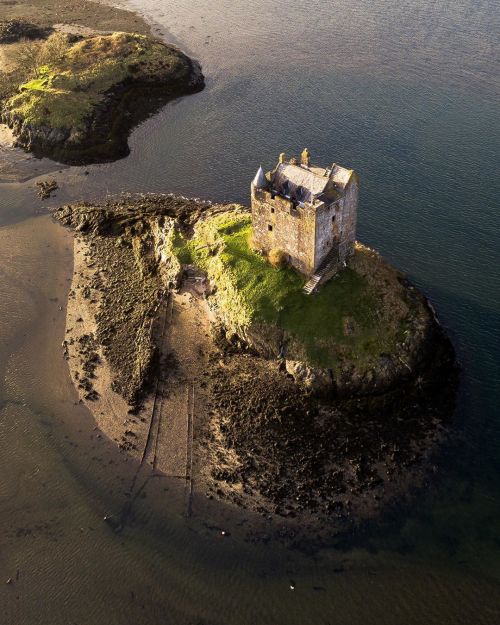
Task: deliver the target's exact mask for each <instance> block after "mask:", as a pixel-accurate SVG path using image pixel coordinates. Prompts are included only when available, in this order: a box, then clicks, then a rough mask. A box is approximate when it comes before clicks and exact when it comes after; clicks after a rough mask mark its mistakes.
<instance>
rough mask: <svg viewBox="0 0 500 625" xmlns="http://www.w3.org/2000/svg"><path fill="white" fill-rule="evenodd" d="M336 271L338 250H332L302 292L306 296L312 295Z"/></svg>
mask: <svg viewBox="0 0 500 625" xmlns="http://www.w3.org/2000/svg"><path fill="white" fill-rule="evenodd" d="M338 269H339V267H338V250H337V249H336V248H334V249H332V250H331V251H330V252H329V253H328V254H327V255H326V257H325V258H324V260H323V262H322V263H321V265H320V266H319V269H318V270H317V271H316V273H315V274H313V275H312V276H311V277H310V278H309V280H308V281H307V282H306V284H305V285H304V288H303V289H302V290H303V292H304V293H305V294H306V295H312V294H313V293H314V292H315V291H316V289H317V288H318V287H319V286H320V285H321V284H324V283H325V282H328V280H330V278H333V276H334V275H335V274H336V273H337V271H338Z"/></svg>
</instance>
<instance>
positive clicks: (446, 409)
mask: <svg viewBox="0 0 500 625" xmlns="http://www.w3.org/2000/svg"><path fill="white" fill-rule="evenodd" d="M308 159H309V157H308V154H307V153H306V154H305V155H304V153H303V162H302V163H300V164H299V163H298V162H297V161H295V160H294V161H292V162H290V163H288V162H285V160H284V155H282V156H281V157H280V162H279V163H278V165H277V166H276V167H275V169H274V170H273V171H271V172H269V173H268V174H267V175H264V174H263V172H262V171H259V172H258V174H257V176H256V178H255V180H254V182H253V183H252V210H251V212H250V211H249V210H248V208H246V207H243V206H240V205H236V204H230V205H215V204H211V203H209V202H202V201H198V200H190V199H186V198H180V197H175V196H171V195H164V196H162V195H145V196H139V197H137V196H124V197H122V198H118V199H116V200H108V201H107V202H105V203H102V204H87V203H80V204H75V205H71V206H65V207H63V208H61V209H59V210H58V211H56V213H55V216H56V217H57V219H59V220H60V221H61V222H62V223H63V224H64V225H66V226H69V227H71V228H72V229H74V231H75V233H76V239H75V258H76V266H75V275H74V280H73V285H72V290H71V293H70V306H69V309H68V326H67V337H66V340H65V341H64V345H63V347H64V350H65V353H66V357H67V358H68V360H69V363H70V369H71V371H72V375H73V378H74V380H75V383H76V385H77V386H78V388H79V390H80V394H81V397H82V400H84V401H87V402H88V404H89V406H90V407H91V410H92V412H93V413H94V415H95V417H96V419H97V422H98V423H99V425H100V427H101V428H102V429H103V430H104V431H105V432H106V433H107V434H108V435H109V436H111V437H112V438H114V439H115V440H116V442H117V444H119V445H120V447H121V448H122V449H123V450H124V451H126V452H128V453H131V454H132V455H135V456H137V458H138V459H139V460H140V462H141V463H148V464H150V465H152V466H153V468H154V469H157V470H160V471H163V472H165V473H166V474H170V475H178V474H181V475H185V477H186V479H189V481H190V484H193V482H194V483H195V484H196V490H197V491H198V492H201V493H202V494H204V495H205V496H206V497H208V498H211V499H212V498H220V499H223V500H225V501H230V502H232V503H234V504H237V505H238V506H242V507H244V508H247V509H250V510H253V511H255V512H257V513H260V514H262V515H265V516H266V517H267V516H268V515H271V516H277V517H278V518H280V519H282V520H283V519H287V522H290V523H292V524H299V525H300V526H301V527H304V526H308V525H309V524H310V525H314V526H315V527H316V526H318V525H322V526H323V527H328V528H329V531H332V530H338V529H339V528H341V527H342V528H345V527H346V525H347V526H351V525H352V524H358V523H360V522H361V521H363V520H364V519H367V518H372V517H373V516H375V515H376V514H378V513H379V511H380V510H381V509H383V508H384V507H385V506H386V504H387V503H388V502H390V501H393V500H395V499H397V498H400V497H401V496H402V495H404V494H405V493H407V492H408V490H409V489H410V487H411V486H413V485H419V484H422V482H423V480H424V479H425V476H426V474H427V473H428V471H429V459H430V457H431V456H432V453H433V451H434V449H435V446H436V443H437V442H438V441H439V440H440V438H441V436H442V433H443V430H444V427H445V424H446V420H447V419H448V418H449V416H450V414H451V412H452V410H453V406H454V398H455V390H456V383H457V370H456V366H455V359H454V352H453V348H452V346H451V344H450V342H449V340H448V338H447V337H446V335H445V333H444V331H443V330H442V328H441V326H440V324H439V322H438V321H437V319H436V316H435V314H434V312H433V309H432V307H431V306H430V304H429V303H428V302H427V300H426V298H425V297H424V296H423V295H422V294H421V293H420V292H419V291H418V290H417V289H416V288H415V287H414V286H413V285H412V284H411V283H410V282H409V281H408V280H407V278H406V277H405V276H404V275H402V274H401V273H400V272H398V271H397V270H395V269H393V268H392V267H390V266H389V265H388V264H387V263H386V262H385V261H384V260H383V259H382V258H381V257H380V256H379V255H378V254H377V253H376V252H375V251H374V250H371V249H369V248H367V247H366V246H363V245H362V244H361V243H358V242H356V241H355V239H354V234H355V222H356V214H355V213H356V208H357V189H356V188H355V187H351V186H350V185H351V184H352V185H357V177H356V176H354V174H353V173H352V172H351V170H345V169H344V168H341V167H340V166H337V165H335V164H334V166H332V167H331V168H327V169H326V170H323V169H322V170H321V172H320V171H319V169H318V168H313V167H312V166H311V165H310V163H309V160H308ZM290 167H291V168H292V169H290ZM295 168H296V169H300V170H301V171H296V169H295ZM346 172H348V173H346ZM349 172H351V173H349ZM309 174H311V176H309ZM320 174H321V176H323V178H324V180H321V181H319V180H316V178H313V177H312V176H319V175H320ZM295 175H300V176H301V180H302V183H303V184H302V185H296V186H293V184H294V178H293V177H294V176H295ZM308 181H309V182H308ZM342 181H343V182H342ZM284 183H286V184H284ZM283 185H284V186H283ZM287 185H289V186H287ZM307 185H309V186H307ZM314 185H317V187H316V189H317V188H318V185H319V186H321V185H323V187H322V189H320V191H318V193H317V195H316V199H317V198H319V197H320V196H321V205H320V204H318V203H317V202H316V203H315V201H313V197H312V196H308V195H307V193H308V192H309V191H310V189H311V188H313V187H314ZM298 186H301V188H298ZM285 191H287V193H285ZM269 202H271V203H270V204H268V203H269ZM273 202H276V204H273ZM265 211H269V215H267V214H266V219H268V220H269V222H268V223H267V222H266V227H265V229H264V230H265V232H266V235H265V236H263V235H262V232H263V231H262V230H261V232H260V234H259V227H260V226H259V223H260V222H259V220H261V219H262V216H263V215H264V214H265ZM279 211H284V213H283V214H281V213H280V212H279ZM312 211H314V216H315V219H317V223H318V224H320V225H319V226H318V227H320V228H324V227H325V226H324V224H325V223H327V224H328V226H327V227H328V232H329V234H328V237H327V238H326V239H324V240H323V239H322V240H323V242H324V243H325V242H327V243H328V244H326V243H325V249H323V251H322V254H323V257H322V258H320V260H317V258H316V255H315V254H316V251H317V249H316V248H315V247H314V245H316V243H315V244H314V245H313V248H312V249H309V247H308V244H307V243H304V241H307V240H308V239H307V236H308V235H307V233H306V230H307V229H309V230H308V231H309V233H310V232H312V230H311V228H312V226H311V223H312V222H310V219H311V216H312V215H313V212H312ZM328 211H333V213H332V215H330V214H329V216H328V220H327V221H325V220H323V221H321V219H320V216H321V215H322V214H323V212H324V213H325V214H326V213H328ZM333 215H335V218H334V219H332V216H333ZM292 218H293V220H295V221H294V222H293V224H294V227H296V228H299V230H300V231H301V232H302V229H303V228H304V229H306V230H304V232H303V233H302V234H303V237H302V239H301V240H302V242H303V243H304V245H305V247H304V249H303V252H304V253H302V252H300V253H299V252H298V253H297V256H294V254H295V251H294V250H295V247H294V246H295V243H293V241H295V242H296V241H298V240H299V239H297V238H293V237H291V238H290V239H283V238H280V237H281V236H282V235H283V232H281V230H282V229H283V228H284V225H283V224H288V225H287V228H288V227H289V225H290V223H291V222H290V223H289V221H288V220H290V219H292ZM320 222H321V223H320ZM321 224H323V225H321ZM332 224H334V226H333V227H332ZM261 225H262V224H261ZM313 230H314V228H313ZM314 231H315V232H316V230H314ZM289 232H290V231H288V234H289ZM267 233H269V234H267ZM271 233H272V237H273V238H272V241H273V242H277V241H281V243H283V241H285V243H286V241H292V243H290V244H289V245H288V244H287V249H286V250H285V249H283V247H281V248H279V249H277V248H275V247H272V245H271V247H270V249H268V250H267V251H266V250H265V249H262V248H263V247H265V246H266V241H270V239H268V238H266V237H268V236H270V235H271ZM283 236H284V235H283ZM287 236H288V235H287ZM311 240H313V239H311ZM314 240H315V241H318V238H317V237H316V238H315V239H314ZM344 242H346V245H343V244H344ZM328 246H329V247H328ZM306 252H307V253H306ZM309 253H310V255H309V256H308V254H309ZM308 259H310V261H309V260H308ZM315 259H316V260H315ZM308 262H309V263H310V267H309V269H308V270H307V271H308V274H306V273H305V270H304V271H302V270H301V269H300V268H299V266H300V263H305V264H307V263H308ZM301 266H302V267H304V266H305V265H301ZM311 281H312V282H313V283H314V287H313V288H312V289H311V284H312V282H311ZM186 441H187V443H186ZM186 444H187V450H188V451H187V452H186V454H185V453H184V451H185V450H186ZM186 459H187V461H186Z"/></svg>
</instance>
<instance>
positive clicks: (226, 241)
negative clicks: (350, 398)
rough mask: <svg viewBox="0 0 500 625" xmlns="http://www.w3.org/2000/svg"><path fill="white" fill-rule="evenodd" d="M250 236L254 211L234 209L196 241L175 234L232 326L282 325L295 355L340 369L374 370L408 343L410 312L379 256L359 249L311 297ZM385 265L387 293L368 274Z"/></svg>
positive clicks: (207, 224) (183, 258) (176, 247)
mask: <svg viewBox="0 0 500 625" xmlns="http://www.w3.org/2000/svg"><path fill="white" fill-rule="evenodd" d="M251 234H252V226H251V219H250V216H249V215H248V213H241V212H238V211H235V212H229V213H223V214H221V215H218V216H215V217H211V218H209V219H207V220H205V221H201V222H198V224H197V226H196V229H195V233H194V236H193V238H192V239H189V240H186V239H184V238H183V237H182V236H181V235H180V234H179V233H176V235H175V238H174V240H173V242H172V250H173V251H174V253H175V254H176V255H177V258H178V259H179V261H180V262H181V263H182V264H188V263H195V264H196V265H198V266H199V267H200V268H202V269H204V270H205V271H206V272H207V275H208V277H209V279H210V280H211V282H212V284H214V285H215V287H216V289H217V291H216V295H215V298H216V302H217V306H218V309H219V310H218V312H219V315H220V317H221V319H222V320H223V322H224V323H225V324H226V325H227V326H228V327H229V328H231V329H233V330H234V331H237V330H238V329H241V328H244V327H245V326H249V325H250V324H267V325H271V326H275V327H278V328H281V329H283V330H285V332H286V333H287V335H288V340H289V343H290V347H291V348H292V349H293V351H294V352H297V353H301V355H302V354H303V353H304V352H305V354H304V355H305V356H306V358H307V360H308V361H309V362H311V363H313V364H316V365H320V366H324V367H333V368H335V367H337V366H338V365H340V364H341V363H345V362H354V361H355V362H356V364H357V365H358V366H359V365H360V364H361V365H363V364H365V365H366V366H369V364H370V362H371V361H373V358H378V357H379V355H380V354H381V353H385V352H389V353H390V352H391V351H392V350H393V348H394V345H395V342H396V341H398V340H401V337H402V332H403V330H404V327H405V324H404V319H405V318H406V316H407V315H408V307H407V306H406V304H405V303H404V301H403V299H402V298H403V291H402V289H401V286H400V284H399V282H398V280H397V274H396V272H395V271H393V270H390V272H388V271H387V265H385V263H383V261H381V259H380V257H378V255H376V258H375V253H374V252H372V251H371V250H368V249H367V248H364V247H363V246H357V249H356V252H355V256H354V259H353V262H352V263H351V266H349V267H347V268H346V269H345V270H343V271H342V272H341V273H340V274H339V275H338V276H336V277H335V278H334V279H332V280H331V281H330V282H329V283H328V284H326V285H325V286H323V287H322V288H321V289H320V290H319V292H318V293H317V294H316V295H313V296H310V295H305V294H304V293H303V291H302V288H303V286H304V284H305V281H306V280H305V278H304V277H303V276H302V275H300V274H298V273H297V272H295V271H294V270H292V269H291V268H289V267H283V268H275V267H273V266H272V265H271V264H270V263H269V262H268V261H267V260H266V259H265V258H263V257H262V256H260V255H259V254H257V253H256V252H254V251H253V250H252V248H251V245H250V241H251ZM365 256H367V257H366V258H365ZM368 256H370V258H368ZM371 256H374V258H371ZM377 258H378V259H379V261H377ZM378 262H380V263H383V265H380V266H381V267H382V266H383V267H384V268H385V270H386V273H387V275H389V276H390V279H389V278H387V275H384V279H385V280H386V282H385V283H384V284H385V287H384V288H385V293H384V292H382V291H380V292H379V290H378V288H377V284H378V282H377V279H376V278H373V276H372V279H371V280H370V279H368V278H367V277H366V276H365V275H364V271H365V269H366V268H367V267H373V268H374V269H373V271H377V263H378ZM358 268H359V271H358V270H357V269H358ZM391 280H392V284H391V285H389V286H388V284H389V282H390V281H391ZM389 292H391V296H389V295H388V293H389ZM391 297H392V299H393V300H394V302H397V305H396V306H394V305H393V302H392V299H391ZM395 309H397V310H395Z"/></svg>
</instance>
